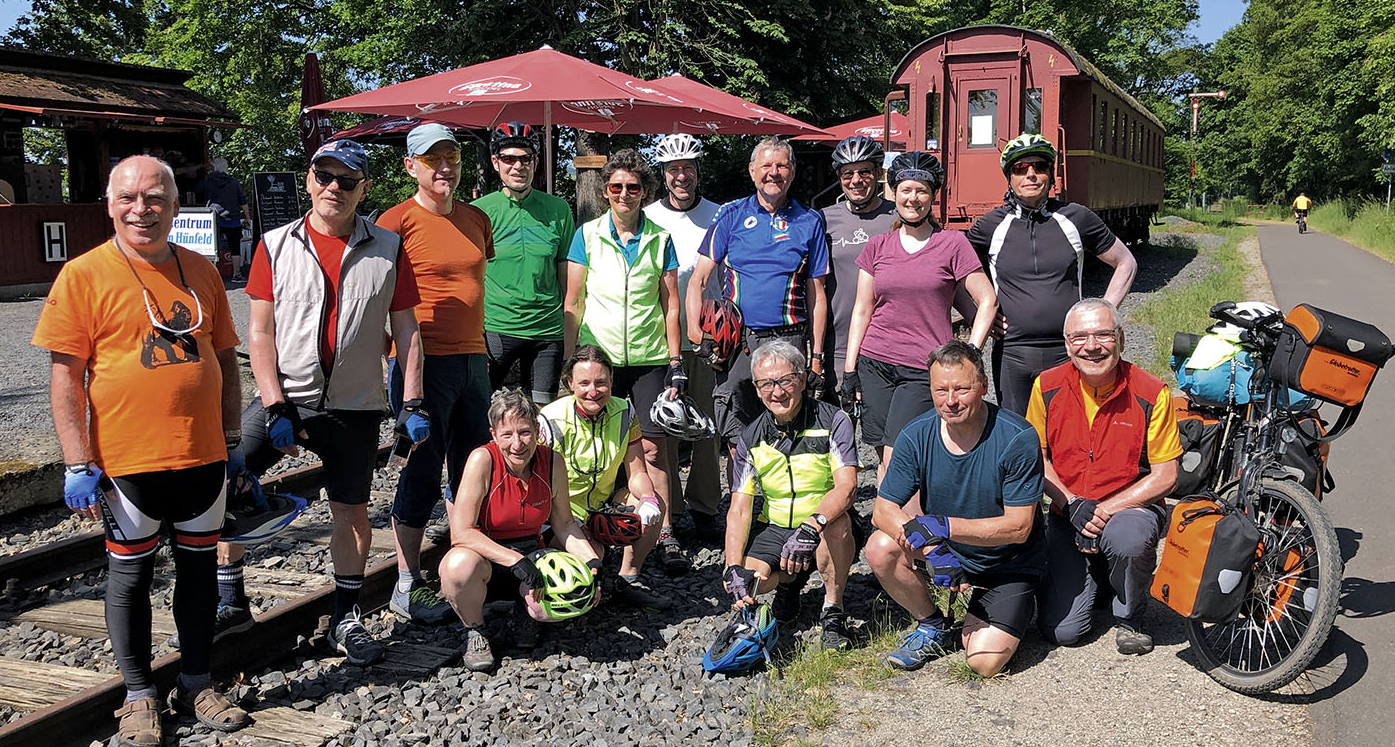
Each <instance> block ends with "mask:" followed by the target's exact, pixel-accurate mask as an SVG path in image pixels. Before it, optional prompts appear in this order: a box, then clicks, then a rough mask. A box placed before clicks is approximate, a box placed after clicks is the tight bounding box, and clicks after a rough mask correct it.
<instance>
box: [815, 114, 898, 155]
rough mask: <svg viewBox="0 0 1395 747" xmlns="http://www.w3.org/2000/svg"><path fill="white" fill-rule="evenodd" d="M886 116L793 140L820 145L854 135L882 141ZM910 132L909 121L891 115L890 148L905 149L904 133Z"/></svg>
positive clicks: (856, 120) (830, 128)
mask: <svg viewBox="0 0 1395 747" xmlns="http://www.w3.org/2000/svg"><path fill="white" fill-rule="evenodd" d="M885 131H886V116H885V115H883V114H875V115H873V116H870V117H866V118H864V119H855V120H853V121H851V122H844V123H842V124H837V125H833V126H831V127H827V128H825V132H826V134H825V135H800V136H799V137H797V138H795V140H810V141H815V142H822V143H836V142H838V141H840V140H843V139H846V138H850V137H853V136H854V135H866V136H867V137H870V138H873V139H875V140H884V137H883V135H884V134H885ZM909 131H910V120H908V119H906V115H904V114H902V113H901V112H897V111H893V112H892V113H891V141H892V142H891V147H892V149H893V150H895V149H896V148H897V147H898V146H899V147H900V148H905V147H906V133H907V132H909ZM898 138H899V140H898Z"/></svg>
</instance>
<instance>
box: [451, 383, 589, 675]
mask: <svg viewBox="0 0 1395 747" xmlns="http://www.w3.org/2000/svg"><path fill="white" fill-rule="evenodd" d="M537 423H538V406H537V405H536V404H534V403H533V400H532V399H531V398H529V397H528V396H527V395H525V394H523V392H522V391H521V390H518V389H505V390H503V391H500V392H498V393H496V394H495V395H494V398H493V401H492V402H490V404H489V433H490V435H491V436H492V437H493V440H491V441H490V442H489V443H487V444H485V445H484V446H481V447H479V448H477V449H475V450H474V451H472V452H471V453H470V457H469V459H468V460H467V461H466V462H465V470H464V474H463V475H462V476H461V479H460V485H459V486H458V487H457V489H456V490H455V496H456V498H455V502H454V504H447V505H450V506H451V510H450V535H451V549H450V551H449V552H447V553H446V556H445V557H444V558H442V559H441V566H440V574H441V595H442V596H444V597H445V598H446V599H447V600H448V601H449V602H450V604H451V606H452V607H454V608H455V612H456V614H458V615H459V616H460V620H461V622H463V623H465V633H466V641H465V646H464V652H463V654H464V661H463V663H464V665H465V666H466V668H469V669H474V670H476V671H483V670H485V669H489V668H490V667H492V666H493V664H494V657H493V653H492V651H491V649H490V647H489V641H488V639H487V638H485V636H484V630H483V625H484V603H485V602H486V601H489V600H491V599H506V598H509V597H514V598H515V600H516V601H517V603H518V612H519V614H520V617H519V619H518V620H517V621H516V622H515V623H514V624H512V625H511V626H509V627H511V628H512V629H513V630H514V643H515V644H520V640H519V639H520V638H528V637H536V635H537V628H536V624H535V623H534V621H533V617H532V616H530V615H529V613H528V611H527V608H528V607H530V606H531V607H533V608H534V609H537V608H538V605H537V602H538V601H539V599H538V594H539V593H540V591H541V587H542V576H541V574H540V573H539V572H538V569H537V568H536V567H535V566H534V565H533V561H531V560H529V558H528V555H529V553H532V552H533V551H535V550H539V549H541V548H542V547H543V541H542V527H543V524H550V525H551V527H552V532H553V534H554V535H555V537H556V540H557V541H556V542H554V544H560V545H562V546H563V547H565V548H566V551H567V552H569V553H571V554H573V555H575V556H577V557H578V558H581V560H583V561H584V562H585V563H586V564H587V565H588V566H590V567H591V570H592V573H593V574H594V573H597V572H598V571H599V569H600V559H599V558H597V557H596V553H595V551H593V550H592V549H591V544H590V543H589V542H587V541H586V537H585V535H584V534H582V532H581V527H580V526H579V525H578V524H577V523H576V521H575V519H574V518H573V517H572V509H571V503H570V498H569V496H568V494H567V468H566V465H565V464H564V463H563V461H562V457H561V456H560V455H558V454H556V453H555V452H553V451H552V449H549V448H548V447H546V446H543V445H541V444H539V443H538V425H537ZM529 597H531V602H532V604H529V599H528V598H529ZM524 646H526V642H525V643H524Z"/></svg>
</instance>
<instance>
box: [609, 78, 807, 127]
mask: <svg viewBox="0 0 1395 747" xmlns="http://www.w3.org/2000/svg"><path fill="white" fill-rule="evenodd" d="M649 82H650V84H652V85H653V86H655V87H657V88H660V89H661V90H664V91H667V92H669V93H670V94H672V95H673V96H676V97H679V98H683V99H686V100H688V101H689V102H701V103H703V104H704V107H705V109H706V111H707V112H708V113H709V114H711V115H714V117H715V115H725V116H727V117H730V118H732V119H734V120H736V122H735V123H733V124H730V125H725V126H723V127H721V128H709V129H708V130H701V131H693V132H692V134H701V133H705V132H721V133H722V134H724V135H782V134H786V133H790V134H793V133H802V134H805V135H810V136H817V135H826V134H828V133H826V132H824V131H823V130H820V129H819V128H817V127H815V126H813V125H811V124H809V123H808V122H802V121H800V120H798V119H795V118H794V117H791V116H789V115H788V114H781V113H779V112H776V111H771V110H770V109H766V108H765V107H763V106H760V105H759V104H753V103H751V102H749V101H747V100H746V99H743V98H741V97H740V96H735V95H733V94H730V93H727V92H726V91H723V90H721V89H719V88H713V87H712V86H709V85H707V84H705V83H699V82H697V81H695V80H691V79H689V78H685V77H683V76H681V75H670V76H668V77H666V78H658V79H656V80H651V81H649ZM683 124H687V123H686V122H685V123H683ZM687 131H688V130H674V132H687ZM626 132H630V131H629V130H626Z"/></svg>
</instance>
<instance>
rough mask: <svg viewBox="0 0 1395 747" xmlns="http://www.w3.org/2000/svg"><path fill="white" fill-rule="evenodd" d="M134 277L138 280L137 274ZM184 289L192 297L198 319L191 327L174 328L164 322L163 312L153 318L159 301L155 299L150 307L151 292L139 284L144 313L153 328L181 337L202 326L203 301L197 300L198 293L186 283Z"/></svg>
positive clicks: (158, 306)
mask: <svg viewBox="0 0 1395 747" xmlns="http://www.w3.org/2000/svg"><path fill="white" fill-rule="evenodd" d="M136 279H137V280H139V279H140V278H139V276H137V278H136ZM184 290H185V291H186V292H187V293H188V294H189V295H191V296H193V297H194V306H195V308H197V309H198V314H199V318H198V321H196V322H194V325H193V326H192V327H189V328H188V329H175V328H173V327H171V326H169V325H167V324H165V323H164V318H165V315H164V314H160V318H159V319H156V318H155V309H158V308H160V302H159V301H158V300H156V301H155V307H154V308H151V306H150V301H151V299H152V295H153V294H152V293H151V292H150V289H149V288H146V287H145V285H144V284H141V298H142V299H143V300H144V301H145V313H146V315H147V316H149V317H150V324H151V325H152V326H154V327H155V329H158V330H160V331H162V332H168V333H170V334H172V335H174V336H176V337H182V336H184V335H187V334H189V333H190V332H193V331H194V330H196V329H198V328H199V327H202V326H203V302H202V301H200V300H199V294H197V293H195V292H194V289H193V288H190V287H189V286H187V285H186V286H184Z"/></svg>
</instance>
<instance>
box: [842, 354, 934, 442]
mask: <svg viewBox="0 0 1395 747" xmlns="http://www.w3.org/2000/svg"><path fill="white" fill-rule="evenodd" d="M857 375H858V378H859V379H861V380H862V404H863V409H862V441H863V443H866V444H867V445H869V446H895V445H896V437H897V436H899V435H901V429H902V428H905V427H906V424H907V423H909V422H911V421H912V420H915V419H916V418H918V417H920V416H921V415H924V414H925V413H927V412H929V411H931V410H933V409H935V400H934V399H933V398H932V397H931V396H930V374H929V373H928V372H927V371H924V370H921V369H916V368H911V367H910V366H898V365H896V364H894V363H886V362H884V361H879V360H877V359H875V358H868V357H867V356H865V355H859V356H858V357H857Z"/></svg>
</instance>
